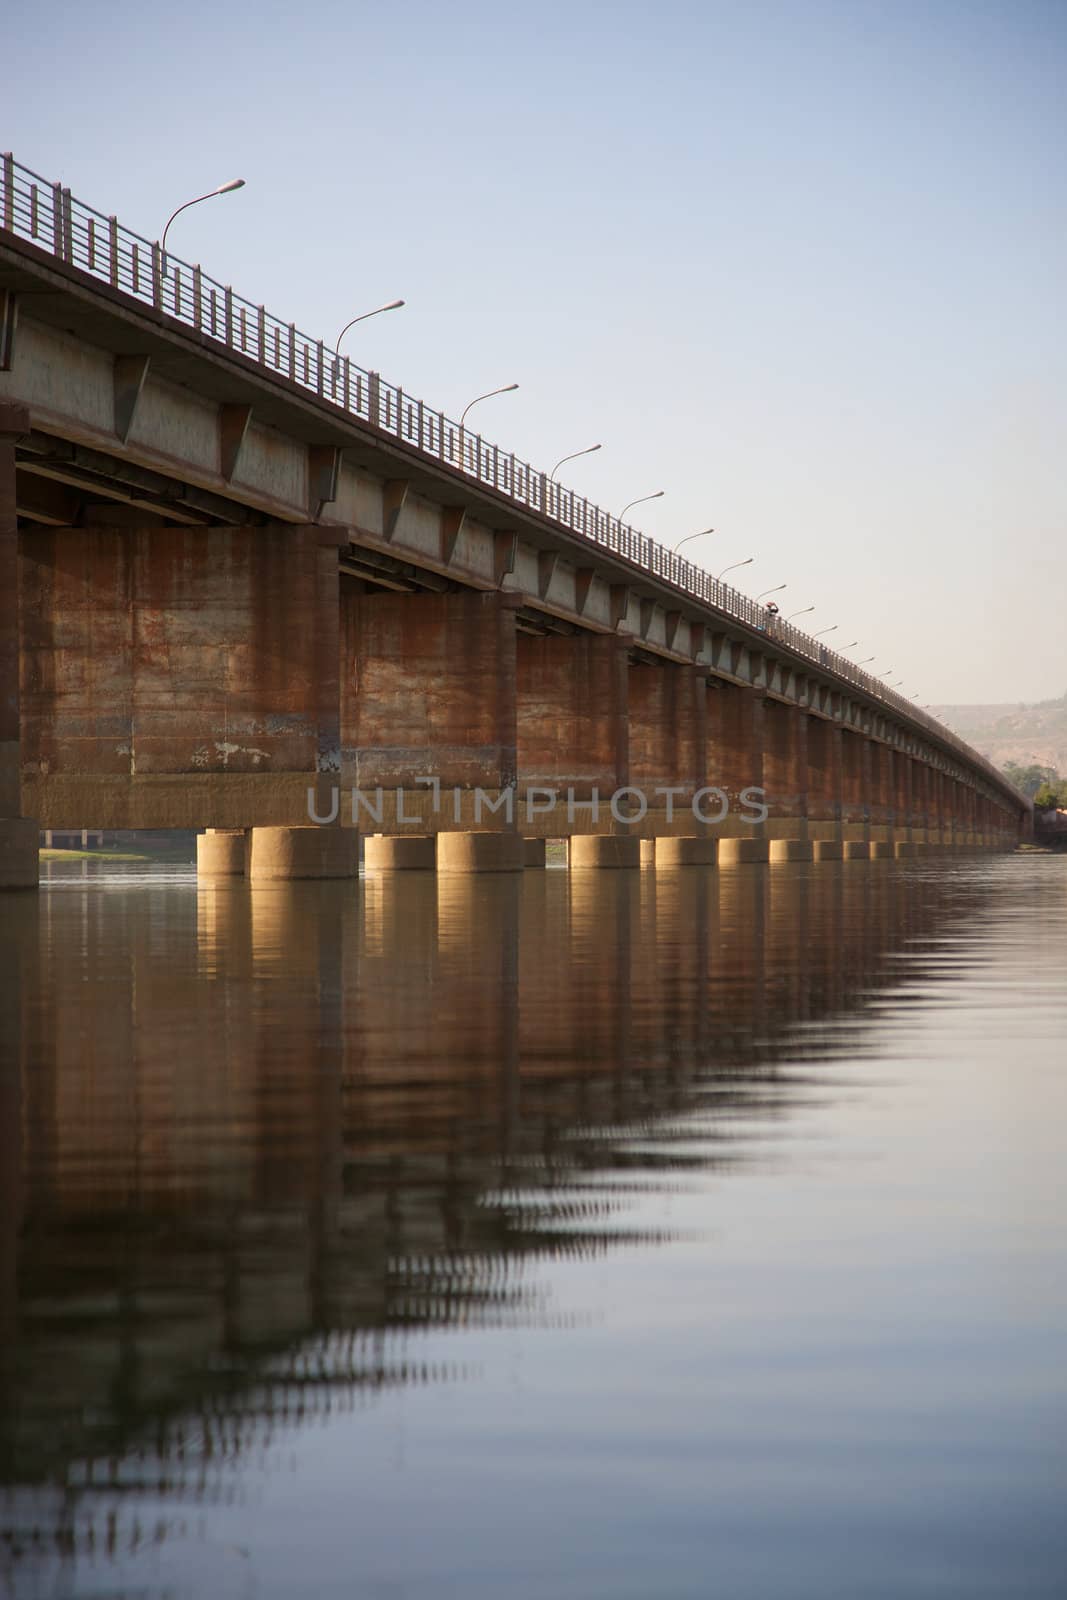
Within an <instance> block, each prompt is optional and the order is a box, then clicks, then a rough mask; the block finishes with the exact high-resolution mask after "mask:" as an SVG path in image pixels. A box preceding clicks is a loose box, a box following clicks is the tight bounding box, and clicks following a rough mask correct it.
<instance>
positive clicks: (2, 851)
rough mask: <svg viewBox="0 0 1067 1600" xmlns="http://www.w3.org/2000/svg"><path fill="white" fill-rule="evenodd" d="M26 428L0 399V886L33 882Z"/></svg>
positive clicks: (20, 409) (22, 413)
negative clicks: (26, 774) (18, 460)
mask: <svg viewBox="0 0 1067 1600" xmlns="http://www.w3.org/2000/svg"><path fill="white" fill-rule="evenodd" d="M29 431H30V414H29V412H28V411H27V410H26V408H25V407H24V406H18V405H12V404H11V403H10V402H9V401H0V889H35V888H36V887H37V876H38V869H37V845H38V838H39V833H38V827H37V823H36V822H35V821H34V820H33V819H32V818H30V817H25V816H23V814H22V708H21V703H20V698H19V656H20V631H19V594H20V583H19V530H18V515H17V512H16V499H15V444H16V441H17V440H18V439H19V438H20V436H22V435H23V434H27V433H29Z"/></svg>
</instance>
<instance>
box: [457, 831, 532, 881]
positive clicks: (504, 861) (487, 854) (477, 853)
mask: <svg viewBox="0 0 1067 1600" xmlns="http://www.w3.org/2000/svg"><path fill="white" fill-rule="evenodd" d="M523 844H524V840H523V838H522V835H521V834H518V833H503V832H501V833H439V834H438V835H437V870H438V872H521V871H522V864H523Z"/></svg>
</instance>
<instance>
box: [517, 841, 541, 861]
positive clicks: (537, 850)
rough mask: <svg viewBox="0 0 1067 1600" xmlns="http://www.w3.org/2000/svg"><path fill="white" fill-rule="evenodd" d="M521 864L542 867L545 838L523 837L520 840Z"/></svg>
mask: <svg viewBox="0 0 1067 1600" xmlns="http://www.w3.org/2000/svg"><path fill="white" fill-rule="evenodd" d="M522 864H523V866H524V867H543V866H544V864H545V840H544V839H524V840H523V841H522Z"/></svg>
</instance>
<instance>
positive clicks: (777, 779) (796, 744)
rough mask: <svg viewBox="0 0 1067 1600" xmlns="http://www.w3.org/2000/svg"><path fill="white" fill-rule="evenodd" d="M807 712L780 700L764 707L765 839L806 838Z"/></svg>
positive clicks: (808, 718) (767, 703)
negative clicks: (766, 815) (767, 810)
mask: <svg viewBox="0 0 1067 1600" xmlns="http://www.w3.org/2000/svg"><path fill="white" fill-rule="evenodd" d="M810 720H811V719H810V717H809V716H808V713H807V712H806V711H804V710H802V709H801V708H800V707H798V706H790V705H785V704H784V703H783V702H782V701H780V700H768V701H767V702H766V704H765V709H764V722H763V730H764V738H763V784H764V788H765V789H766V791H767V804H768V806H769V807H770V816H769V817H768V819H767V832H766V836H767V838H768V839H807V837H808V723H809V722H810Z"/></svg>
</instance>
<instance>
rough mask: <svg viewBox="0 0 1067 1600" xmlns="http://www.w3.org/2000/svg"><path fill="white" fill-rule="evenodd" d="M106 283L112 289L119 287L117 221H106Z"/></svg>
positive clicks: (112, 218) (116, 219)
mask: <svg viewBox="0 0 1067 1600" xmlns="http://www.w3.org/2000/svg"><path fill="white" fill-rule="evenodd" d="M107 253H108V282H109V283H110V284H111V287H112V288H113V289H117V288H118V286H119V219H118V217H108V219H107Z"/></svg>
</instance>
